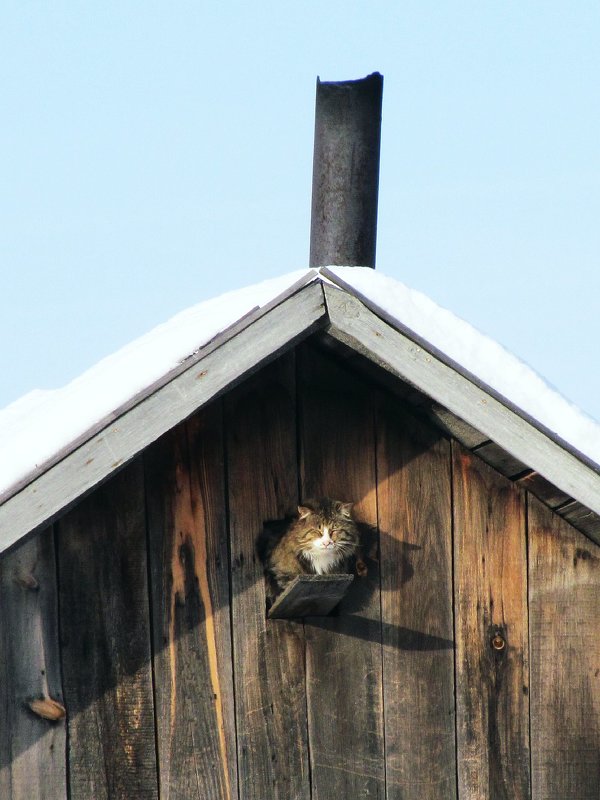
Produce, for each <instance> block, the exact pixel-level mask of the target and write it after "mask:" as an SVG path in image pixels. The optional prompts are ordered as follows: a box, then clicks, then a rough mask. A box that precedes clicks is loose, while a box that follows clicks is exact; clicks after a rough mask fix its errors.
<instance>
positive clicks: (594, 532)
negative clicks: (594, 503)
mask: <svg viewBox="0 0 600 800" xmlns="http://www.w3.org/2000/svg"><path fill="white" fill-rule="evenodd" d="M556 513H557V514H559V516H561V517H562V518H563V519H566V520H567V522H570V523H571V525H573V526H574V527H575V528H578V529H579V530H580V531H582V532H583V533H585V535H586V536H589V537H590V539H592V540H593V541H594V542H596V543H600V515H599V514H596V513H594V512H593V511H591V510H590V509H589V508H587V507H586V506H584V505H583V504H582V503H579V502H578V501H577V500H571V501H570V502H568V503H565V504H564V505H562V506H560V508H557V509H556Z"/></svg>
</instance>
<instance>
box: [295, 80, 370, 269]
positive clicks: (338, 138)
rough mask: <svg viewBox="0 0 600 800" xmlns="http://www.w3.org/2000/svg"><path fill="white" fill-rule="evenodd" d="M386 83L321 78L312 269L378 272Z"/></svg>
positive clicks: (316, 146) (313, 187) (316, 115)
mask: <svg viewBox="0 0 600 800" xmlns="http://www.w3.org/2000/svg"><path fill="white" fill-rule="evenodd" d="M382 92H383V77H382V76H381V75H380V74H379V73H378V72H374V73H373V74H372V75H369V76H367V77H366V78H363V79H362V80H358V81H339V82H323V83H322V82H321V81H320V80H319V78H317V98H316V109H315V149H314V159H313V186H312V213H311V231H310V266H311V267H325V266H329V265H332V266H362V267H372V268H373V269H374V268H375V244H376V239H377V194H378V188H379V150H380V140H381V98H382Z"/></svg>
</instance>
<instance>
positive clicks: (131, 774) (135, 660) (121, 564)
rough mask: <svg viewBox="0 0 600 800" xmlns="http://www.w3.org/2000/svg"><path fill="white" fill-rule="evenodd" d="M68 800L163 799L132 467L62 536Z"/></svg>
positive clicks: (138, 488) (137, 483) (141, 530)
mask: <svg viewBox="0 0 600 800" xmlns="http://www.w3.org/2000/svg"><path fill="white" fill-rule="evenodd" d="M58 534H59V535H58V564H59V607H60V630H61V639H62V665H63V682H64V695H65V703H66V707H67V712H68V753H69V798H70V800H89V799H90V798H92V797H93V798H94V800H134V798H140V800H142V798H143V799H144V800H152V798H156V797H157V796H158V792H157V774H156V752H155V735H154V707H153V698H152V676H151V667H150V633H149V621H148V620H149V608H148V586H147V571H146V530H145V514H144V486H143V472H142V464H141V462H140V461H135V462H134V463H133V464H131V465H130V466H129V467H127V468H126V469H125V470H123V471H122V472H120V473H119V474H118V475H116V476H115V477H114V478H112V480H111V481H109V482H108V483H106V484H105V485H104V486H103V487H101V488H100V489H98V490H97V491H96V492H94V494H93V495H91V496H90V497H89V498H87V499H86V500H84V501H83V502H82V503H80V504H79V505H78V506H77V507H76V508H74V509H73V510H72V511H71V512H70V513H69V514H68V515H67V516H66V517H65V518H64V519H63V520H62V521H61V522H60V524H59V526H58Z"/></svg>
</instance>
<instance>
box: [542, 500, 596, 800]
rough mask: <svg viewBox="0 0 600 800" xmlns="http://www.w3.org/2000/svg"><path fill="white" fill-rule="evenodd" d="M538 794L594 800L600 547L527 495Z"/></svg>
mask: <svg viewBox="0 0 600 800" xmlns="http://www.w3.org/2000/svg"><path fill="white" fill-rule="evenodd" d="M528 532H529V614H530V631H531V760H532V784H533V800H564V799H565V798H569V800H592V798H594V800H597V798H598V793H599V787H600V636H599V635H598V632H599V625H598V618H599V609H600V547H598V545H595V544H593V543H592V542H590V541H589V540H588V539H586V538H585V536H583V535H582V534H581V533H579V532H578V531H576V530H574V528H572V527H571V525H569V524H568V523H567V522H565V521H564V520H562V519H560V517H558V516H557V515H556V514H553V513H552V512H551V511H550V510H549V509H547V508H546V507H545V506H543V505H542V504H541V503H540V502H539V501H537V500H536V499H535V498H533V497H529V514H528Z"/></svg>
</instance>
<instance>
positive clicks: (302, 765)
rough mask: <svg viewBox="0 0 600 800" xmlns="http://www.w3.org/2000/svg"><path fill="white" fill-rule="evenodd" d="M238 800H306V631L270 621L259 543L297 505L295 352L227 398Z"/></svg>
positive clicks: (291, 625)
mask: <svg viewBox="0 0 600 800" xmlns="http://www.w3.org/2000/svg"><path fill="white" fill-rule="evenodd" d="M226 432H227V460H228V488H229V514H230V536H231V557H232V572H231V585H232V630H233V652H234V678H235V697H236V722H237V734H238V768H239V786H240V797H241V798H244V800H265V799H266V798H269V800H308V798H309V797H310V783H309V765H308V746H307V732H306V695H305V673H304V636H303V630H302V625H299V624H298V623H297V622H288V621H285V620H267V618H266V597H265V580H264V575H263V569H262V565H261V563H260V562H259V560H258V557H257V556H256V550H255V544H256V538H257V536H258V535H259V534H260V532H261V530H262V527H263V523H264V522H265V521H266V520H273V519H282V518H283V517H285V516H286V515H287V514H289V513H290V512H292V511H293V510H294V509H295V507H296V505H297V502H298V489H297V486H298V482H297V479H298V467H297V457H296V408H295V387H294V375H293V354H292V355H290V356H286V357H284V358H283V359H282V360H280V361H278V362H276V363H274V364H272V365H270V366H269V367H267V368H266V369H264V370H263V371H262V372H261V373H259V375H257V376H256V377H255V378H253V379H251V380H250V381H248V382H247V383H245V384H243V385H242V386H240V387H239V388H238V389H236V390H234V391H233V392H232V393H231V394H230V395H228V396H227V398H226Z"/></svg>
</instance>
